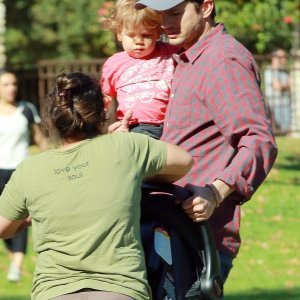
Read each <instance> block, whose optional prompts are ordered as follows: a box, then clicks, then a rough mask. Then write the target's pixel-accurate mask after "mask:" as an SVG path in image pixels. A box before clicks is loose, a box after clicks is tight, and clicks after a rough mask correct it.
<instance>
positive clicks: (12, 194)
mask: <svg viewBox="0 0 300 300" xmlns="http://www.w3.org/2000/svg"><path fill="white" fill-rule="evenodd" d="M21 168H22V167H21V165H20V166H19V167H18V168H17V170H16V171H15V172H14V173H13V174H12V176H11V178H10V180H9V181H8V183H7V184H6V186H5V188H4V190H3V192H2V194H1V195H0V215H1V216H3V217H5V218H7V219H9V220H22V219H26V218H27V217H28V215H29V213H28V210H27V208H26V198H25V196H24V194H23V193H22V190H21V185H22V180H21Z"/></svg>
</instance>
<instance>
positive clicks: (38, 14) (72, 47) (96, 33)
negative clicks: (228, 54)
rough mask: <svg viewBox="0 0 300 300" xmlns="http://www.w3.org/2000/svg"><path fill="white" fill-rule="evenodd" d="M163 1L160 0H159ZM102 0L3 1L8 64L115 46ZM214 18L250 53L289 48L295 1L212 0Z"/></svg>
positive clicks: (90, 54) (96, 53) (92, 54)
mask: <svg viewBox="0 0 300 300" xmlns="http://www.w3.org/2000/svg"><path fill="white" fill-rule="evenodd" d="M161 1H163V0H161ZM105 2H107V1H104V0H97V1H96V0H76V1H74V0H51V1H49V0H13V1H12V0H4V3H5V5H6V11H7V20H6V21H7V24H6V27H7V31H6V51H7V58H8V62H9V64H10V65H15V66H16V65H20V66H22V67H24V66H32V65H34V64H36V62H37V61H38V60H40V59H54V58H61V59H84V58H96V57H103V56H108V55H110V54H112V53H113V52H114V51H115V43H114V38H113V35H112V34H111V33H109V32H107V31H104V30H102V28H101V25H100V23H99V21H98V18H99V16H98V11H99V9H100V8H101V7H103V4H104V3H105ZM216 5H217V18H216V20H217V21H219V22H224V23H225V24H226V28H227V30H228V32H229V33H230V34H232V35H233V36H235V37H236V38H237V39H238V40H240V41H241V42H242V43H243V44H244V45H245V46H246V47H247V48H248V49H249V50H251V51H252V52H253V53H269V52H270V51H272V50H273V49H274V47H278V46H281V47H284V48H285V49H287V50H289V49H290V48H291V47H292V43H293V40H294V38H295V37H294V36H293V31H295V28H296V26H299V9H300V7H299V0H248V1H247V0H244V1H243V0H217V1H216Z"/></svg>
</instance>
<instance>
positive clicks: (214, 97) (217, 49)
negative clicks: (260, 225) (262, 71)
mask: <svg viewBox="0 0 300 300" xmlns="http://www.w3.org/2000/svg"><path fill="white" fill-rule="evenodd" d="M147 6H148V7H151V8H152V9H155V10H157V11H159V12H160V13H161V16H162V28H163V29H164V31H165V33H166V34H167V36H168V39H169V43H170V44H172V45H177V46H181V47H182V51H181V52H180V54H178V55H175V57H174V59H175V61H176V63H177V66H176V71H175V74H174V79H173V82H172V90H171V99H170V102H169V104H168V108H167V113H166V119H165V123H164V131H163V136H162V139H163V140H165V141H168V142H170V143H174V144H177V145H180V146H182V147H183V148H184V149H186V150H188V151H189V152H190V153H191V154H192V155H193V158H194V166H193V168H192V170H191V171H190V172H189V173H188V174H187V175H186V176H185V177H184V178H183V179H181V180H180V181H179V182H177V183H178V184H180V185H182V186H185V187H187V188H188V189H189V190H191V191H192V192H193V196H192V197H191V198H189V199H187V200H185V201H184V203H183V204H182V206H183V208H184V210H185V211H186V213H187V214H188V215H189V217H190V218H192V219H193V220H194V221H195V222H201V221H203V220H207V219H209V222H210V225H211V228H212V230H213V232H214V237H215V241H216V245H217V249H218V250H219V254H220V259H221V275H222V278H223V281H224V282H225V280H226V278H227V276H228V274H229V272H230V269H231V267H232V260H233V258H234V257H236V255H237V253H238V250H239V247H240V243H241V240H240V235H239V229H240V211H241V205H242V204H243V203H244V202H246V201H247V200H249V199H250V198H251V197H252V195H253V194H254V192H255V191H256V190H257V188H258V187H259V186H260V184H261V183H262V182H263V180H264V179H265V178H266V176H267V174H268V173H269V171H270V169H271V167H272V166H273V164H274V161H275V159H276V156H277V146H276V142H275V138H274V136H273V133H272V130H271V125H270V120H269V118H268V116H267V114H266V110H265V105H264V100H263V95H262V92H261V89H260V80H259V74H258V69H257V66H256V63H255V61H254V59H253V57H252V55H251V53H250V52H249V51H248V50H247V49H246V48H245V47H244V46H243V45H241V44H240V43H239V42H238V41H236V40H235V39H234V38H233V37H231V36H230V35H228V34H227V33H226V30H225V27H224V24H221V23H220V24H216V23H215V22H214V16H215V4H214V0H196V1H192V0H190V1H188V0H140V1H137V3H136V4H135V7H136V9H143V8H145V7H147ZM126 118H127V119H128V118H130V113H128V114H127V115H126V116H125V119H124V120H123V121H122V123H119V124H117V123H116V124H114V128H113V127H112V128H111V131H112V130H116V128H117V127H118V126H121V127H123V128H124V129H126V126H127V120H126Z"/></svg>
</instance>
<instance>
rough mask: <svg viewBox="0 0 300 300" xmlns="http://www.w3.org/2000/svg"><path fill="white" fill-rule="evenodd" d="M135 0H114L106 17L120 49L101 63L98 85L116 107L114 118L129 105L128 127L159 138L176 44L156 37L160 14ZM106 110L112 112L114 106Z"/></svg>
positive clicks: (121, 114)
mask: <svg viewBox="0 0 300 300" xmlns="http://www.w3.org/2000/svg"><path fill="white" fill-rule="evenodd" d="M135 2H136V1H135V0H119V1H117V3H116V5H115V9H114V10H113V14H112V16H111V18H110V19H107V20H106V24H107V26H108V27H109V28H110V29H111V30H112V31H113V32H114V33H115V35H116V36H117V39H118V41H119V42H121V43H122V47H123V49H124V51H121V52H118V53H116V54H114V55H113V56H112V57H110V58H108V59H107V61H106V62H105V63H104V65H103V68H102V75H101V85H102V90H103V93H104V94H105V96H106V97H105V98H106V100H107V102H108V103H109V104H110V105H109V106H110V107H113V108H114V107H117V109H116V110H117V113H116V117H117V119H118V120H120V119H122V118H123V117H124V114H125V112H126V111H127V110H128V109H130V110H131V111H132V118H131V120H130V131H132V132H140V133H145V134H148V135H149V136H151V137H153V138H156V139H159V138H160V136H161V134H162V128H163V121H164V117H165V112H166V107H167V104H168V100H169V95H170V87H171V80H172V78H173V72H174V61H173V59H172V53H173V52H174V50H175V49H177V48H176V47H175V48H174V47H172V46H170V45H168V44H165V43H163V42H160V41H158V40H159V38H160V36H161V28H160V15H159V14H158V13H157V12H155V11H153V10H152V9H150V8H147V9H145V10H142V11H138V10H136V9H135V8H134V4H135ZM115 101H116V102H115ZM110 112H111V114H112V115H113V116H114V115H115V111H114V109H112V110H111V111H110Z"/></svg>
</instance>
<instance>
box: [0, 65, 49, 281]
mask: <svg viewBox="0 0 300 300" xmlns="http://www.w3.org/2000/svg"><path fill="white" fill-rule="evenodd" d="M17 92H18V81H17V77H16V75H15V74H14V73H12V72H9V71H1V72H0V194H1V193H2V191H3V189H4V186H5V184H6V183H7V182H8V180H9V178H10V176H11V174H12V173H13V171H14V170H15V168H16V167H17V165H18V164H19V163H20V162H21V161H22V160H23V159H25V158H26V157H27V156H28V147H29V145H30V137H31V134H32V136H33V140H34V142H35V143H36V144H37V146H39V148H40V149H42V150H45V149H46V147H47V141H46V139H45V137H44V136H43V134H42V132H41V130H40V127H39V123H40V122H41V120H40V117H39V115H38V112H37V110H36V108H35V107H34V105H33V104H32V103H29V102H26V101H17ZM4 242H5V246H6V248H7V249H8V251H9V256H10V260H11V264H10V267H9V270H8V274H7V279H8V280H10V281H19V280H20V279H21V275H22V273H21V271H22V265H23V261H24V255H25V253H26V248H27V229H24V230H23V231H21V232H20V233H19V234H17V235H16V236H14V237H13V238H11V239H7V240H4Z"/></svg>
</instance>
